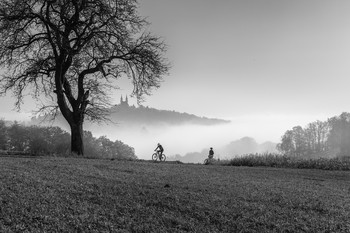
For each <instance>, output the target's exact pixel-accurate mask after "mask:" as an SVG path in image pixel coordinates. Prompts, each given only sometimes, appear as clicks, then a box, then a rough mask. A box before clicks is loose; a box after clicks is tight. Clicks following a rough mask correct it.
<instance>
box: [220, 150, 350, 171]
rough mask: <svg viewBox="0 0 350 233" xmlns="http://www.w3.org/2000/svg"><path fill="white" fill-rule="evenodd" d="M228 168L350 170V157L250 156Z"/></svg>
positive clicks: (231, 164)
mask: <svg viewBox="0 0 350 233" xmlns="http://www.w3.org/2000/svg"><path fill="white" fill-rule="evenodd" d="M222 164H223V165H227V166H248V167H258V166H259V167H281V168H282V167H283V168H299V169H306V168H307V169H323V170H350V157H349V156H343V157H336V158H329V159H328V158H318V159H305V158H302V157H293V156H285V155H279V154H248V155H243V156H240V157H235V158H233V159H231V160H229V161H227V162H226V163H222Z"/></svg>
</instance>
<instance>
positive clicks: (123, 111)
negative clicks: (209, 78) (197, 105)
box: [31, 98, 230, 126]
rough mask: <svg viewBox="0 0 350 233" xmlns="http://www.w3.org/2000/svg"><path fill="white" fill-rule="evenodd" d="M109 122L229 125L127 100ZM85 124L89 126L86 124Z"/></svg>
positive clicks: (112, 111) (58, 121)
mask: <svg viewBox="0 0 350 233" xmlns="http://www.w3.org/2000/svg"><path fill="white" fill-rule="evenodd" d="M109 118H110V120H111V121H112V122H114V123H117V124H119V125H126V126H127V125H141V126H143V125H148V126H150V125H161V124H167V125H184V124H194V125H218V124H227V123H230V121H228V120H223V119H216V118H207V117H199V116H196V115H193V114H189V113H180V112H176V111H169V110H159V109H155V108H149V107H144V106H139V107H135V106H130V105H129V104H128V100H127V98H126V100H123V99H122V98H121V101H120V104H117V105H115V106H113V107H112V108H111V109H110V116H109ZM43 119H44V117H38V118H35V117H34V118H32V122H31V123H39V122H42V121H43ZM56 124H58V125H60V126H61V125H62V124H65V125H66V122H65V120H64V119H63V118H62V116H59V117H57V119H56ZM87 124H91V123H89V122H87Z"/></svg>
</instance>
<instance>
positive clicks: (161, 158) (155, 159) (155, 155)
mask: <svg viewBox="0 0 350 233" xmlns="http://www.w3.org/2000/svg"><path fill="white" fill-rule="evenodd" d="M160 155H162V156H161V157H160ZM152 160H153V161H155V162H156V161H158V160H159V161H160V162H164V161H165V160H166V156H165V154H161V153H159V152H155V153H154V154H153V155H152Z"/></svg>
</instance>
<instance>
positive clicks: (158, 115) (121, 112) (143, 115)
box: [110, 104, 230, 125]
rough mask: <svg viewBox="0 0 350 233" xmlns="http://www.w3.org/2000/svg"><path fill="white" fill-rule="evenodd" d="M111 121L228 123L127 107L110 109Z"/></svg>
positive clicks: (117, 106)
mask: <svg viewBox="0 0 350 233" xmlns="http://www.w3.org/2000/svg"><path fill="white" fill-rule="evenodd" d="M110 118H111V119H112V121H115V122H117V123H128V124H145V125H157V124H170V125H181V124H196V125H217V124H226V123H230V121H228V120H222V119H217V118H207V117H199V116H196V115H193V114H189V113H180V112H176V111H169V110H158V109H155V108H149V107H143V106H139V107H135V106H129V105H122V104H119V105H116V106H114V107H113V108H112V109H111V116H110Z"/></svg>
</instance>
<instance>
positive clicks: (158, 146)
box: [154, 143, 164, 160]
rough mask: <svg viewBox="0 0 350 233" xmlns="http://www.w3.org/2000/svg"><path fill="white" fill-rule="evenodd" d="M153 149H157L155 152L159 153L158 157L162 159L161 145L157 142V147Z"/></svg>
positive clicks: (162, 150)
mask: <svg viewBox="0 0 350 233" xmlns="http://www.w3.org/2000/svg"><path fill="white" fill-rule="evenodd" d="M154 151H157V153H158V154H159V159H160V160H162V155H163V152H164V148H163V147H162V145H160V143H158V145H157V148H156V149H155V150H154Z"/></svg>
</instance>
